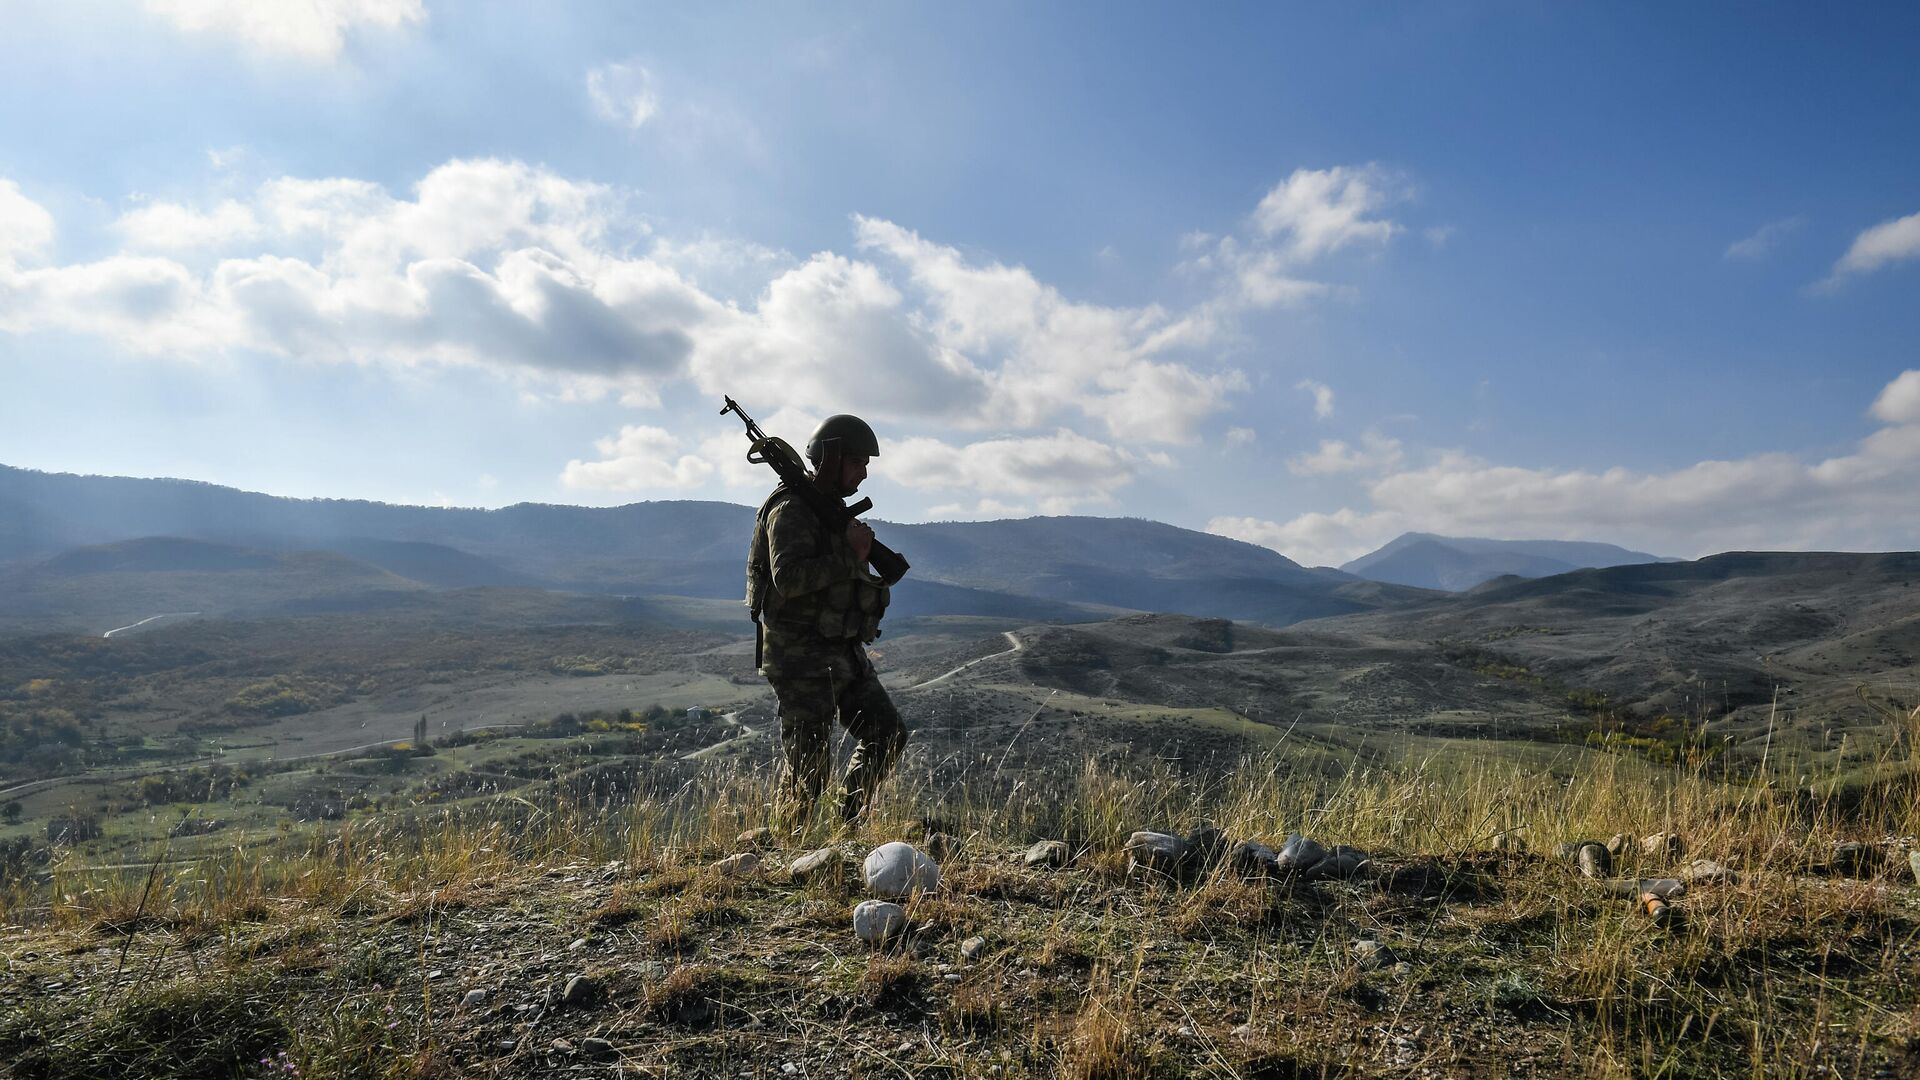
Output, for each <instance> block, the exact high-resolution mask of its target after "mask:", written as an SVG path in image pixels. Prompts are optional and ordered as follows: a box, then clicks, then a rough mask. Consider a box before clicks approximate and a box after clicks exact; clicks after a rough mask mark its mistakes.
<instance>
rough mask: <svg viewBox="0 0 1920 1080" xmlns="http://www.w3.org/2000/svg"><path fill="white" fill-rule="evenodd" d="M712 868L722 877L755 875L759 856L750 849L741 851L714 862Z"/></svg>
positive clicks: (757, 870)
mask: <svg viewBox="0 0 1920 1080" xmlns="http://www.w3.org/2000/svg"><path fill="white" fill-rule="evenodd" d="M713 869H714V872H715V873H717V874H719V875H720V876H721V877H723V878H748V877H755V876H757V875H758V874H759V873H760V856H758V855H755V854H754V853H753V852H751V851H742V852H740V853H739V854H738V855H729V856H727V857H726V858H724V859H721V860H720V861H719V862H717V863H714V864H713Z"/></svg>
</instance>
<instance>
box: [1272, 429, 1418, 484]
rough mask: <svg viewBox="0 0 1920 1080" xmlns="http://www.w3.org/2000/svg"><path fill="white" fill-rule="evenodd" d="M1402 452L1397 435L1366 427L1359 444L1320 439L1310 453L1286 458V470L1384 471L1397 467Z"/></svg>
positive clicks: (1295, 472)
mask: <svg viewBox="0 0 1920 1080" xmlns="http://www.w3.org/2000/svg"><path fill="white" fill-rule="evenodd" d="M1404 456H1405V455H1404V454H1402V453H1401V450H1400V440H1399V439H1393V438H1388V437H1387V436H1385V435H1382V434H1380V433H1379V432H1377V431H1369V432H1367V433H1366V434H1364V435H1362V436H1361V437H1360V445H1359V446H1350V445H1348V444H1347V443H1346V442H1344V441H1342V440H1340V439H1322V440H1321V442H1320V446H1319V448H1318V449H1317V450H1315V451H1314V452H1313V453H1311V454H1301V455H1298V456H1296V457H1293V458H1290V459H1288V461H1287V471H1288V472H1290V473H1292V474H1293V475H1295V476H1337V475H1339V474H1341V473H1354V472H1386V471H1387V470H1389V469H1394V468H1398V467H1399V465H1400V462H1401V460H1402V458H1403V457H1404Z"/></svg>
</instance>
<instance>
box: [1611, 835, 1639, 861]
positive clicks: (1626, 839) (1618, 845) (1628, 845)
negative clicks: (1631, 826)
mask: <svg viewBox="0 0 1920 1080" xmlns="http://www.w3.org/2000/svg"><path fill="white" fill-rule="evenodd" d="M1635 843H1636V841H1635V840H1634V838H1633V834H1632V833H1624V832H1619V833H1614V834H1613V836H1612V837H1611V838H1610V839H1608V840H1607V854H1609V855H1611V856H1613V857H1614V858H1615V859H1616V860H1618V859H1623V858H1625V857H1626V856H1627V853H1628V852H1631V851H1632V850H1633V846H1634V844H1635Z"/></svg>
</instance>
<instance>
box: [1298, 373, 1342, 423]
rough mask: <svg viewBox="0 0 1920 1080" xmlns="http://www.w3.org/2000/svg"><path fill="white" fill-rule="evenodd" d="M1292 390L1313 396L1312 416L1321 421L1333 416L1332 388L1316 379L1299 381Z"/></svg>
mask: <svg viewBox="0 0 1920 1080" xmlns="http://www.w3.org/2000/svg"><path fill="white" fill-rule="evenodd" d="M1293 388H1294V389H1295V390H1305V391H1306V392H1307V393H1309V394H1312V395H1313V415H1315V416H1317V417H1319V418H1320V419H1322V420H1325V419H1326V418H1327V417H1329V416H1332V415H1333V387H1331V386H1328V385H1327V384H1326V383H1323V382H1320V381H1318V380H1316V379H1301V380H1300V381H1299V382H1297V383H1294V384H1293Z"/></svg>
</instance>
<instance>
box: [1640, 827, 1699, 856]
mask: <svg viewBox="0 0 1920 1080" xmlns="http://www.w3.org/2000/svg"><path fill="white" fill-rule="evenodd" d="M1686 850H1687V842H1686V841H1685V840H1682V839H1681V838H1680V834H1679V833H1670V832H1658V833H1654V834H1653V835H1652V836H1647V837H1642V838H1641V840H1640V853H1641V854H1643V855H1654V856H1664V857H1666V858H1669V859H1671V858H1676V857H1678V856H1680V855H1682V854H1685V852H1686Z"/></svg>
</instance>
